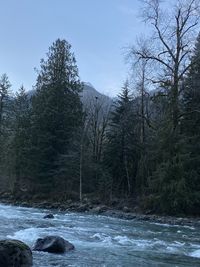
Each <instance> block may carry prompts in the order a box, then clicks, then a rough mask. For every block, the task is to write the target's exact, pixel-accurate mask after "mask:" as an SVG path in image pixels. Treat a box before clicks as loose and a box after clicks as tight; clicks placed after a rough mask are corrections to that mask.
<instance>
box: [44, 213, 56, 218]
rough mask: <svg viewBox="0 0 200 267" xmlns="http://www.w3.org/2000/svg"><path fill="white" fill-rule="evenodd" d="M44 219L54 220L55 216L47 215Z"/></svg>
mask: <svg viewBox="0 0 200 267" xmlns="http://www.w3.org/2000/svg"><path fill="white" fill-rule="evenodd" d="M43 219H54V215H53V214H52V213H50V214H47V215H45V216H44V217H43Z"/></svg>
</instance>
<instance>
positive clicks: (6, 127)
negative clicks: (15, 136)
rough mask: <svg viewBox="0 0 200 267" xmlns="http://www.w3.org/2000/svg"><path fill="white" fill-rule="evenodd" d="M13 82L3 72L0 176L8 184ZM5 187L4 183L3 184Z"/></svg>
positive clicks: (0, 100)
mask: <svg viewBox="0 0 200 267" xmlns="http://www.w3.org/2000/svg"><path fill="white" fill-rule="evenodd" d="M10 87H11V84H10V82H9V80H8V76H7V75H6V74H3V75H2V76H1V78H0V178H2V183H4V184H7V186H8V184H9V183H8V176H9V171H8V169H9V165H10V164H9V161H8V151H9V146H10V138H9V135H10V133H11V113H12V101H11V95H10V92H9V89H10ZM2 187H3V185H2Z"/></svg>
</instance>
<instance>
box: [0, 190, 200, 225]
mask: <svg viewBox="0 0 200 267" xmlns="http://www.w3.org/2000/svg"><path fill="white" fill-rule="evenodd" d="M0 202H1V203H3V204H11V205H15V206H22V207H32V208H43V209H48V210H50V212H51V213H52V212H55V213H56V212H57V211H63V212H80V213H87V214H94V215H103V216H110V217H115V218H119V219H124V220H137V221H149V222H154V223H160V224H170V225H186V226H191V227H192V226H200V217H175V216H161V215H156V214H144V213H142V212H141V211H138V210H137V207H135V208H134V209H131V208H130V207H127V206H123V207H122V206H120V207H119V206H118V207H116V205H115V207H113V206H106V205H102V204H93V203H91V202H90V201H84V202H82V203H80V202H73V201H71V200H68V201H66V202H65V203H60V202H54V203H52V202H50V201H41V200H40V201H39V200H37V201H33V200H26V201H25V200H23V201H22V200H16V199H14V198H13V197H12V196H10V195H8V194H4V195H0Z"/></svg>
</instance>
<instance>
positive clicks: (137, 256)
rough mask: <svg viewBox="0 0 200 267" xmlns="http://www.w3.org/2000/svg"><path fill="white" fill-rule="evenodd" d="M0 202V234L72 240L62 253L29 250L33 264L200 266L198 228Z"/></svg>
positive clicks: (61, 266)
mask: <svg viewBox="0 0 200 267" xmlns="http://www.w3.org/2000/svg"><path fill="white" fill-rule="evenodd" d="M46 213H48V211H47V210H43V209H33V208H22V207H13V206H7V205H0V238H1V239H5V238H14V239H19V240H22V241H24V242H25V243H27V244H28V245H29V246H30V247H32V246H33V244H34V242H35V241H36V239H37V238H39V237H44V236H46V235H59V236H61V237H63V238H65V239H67V240H68V241H70V242H71V243H73V244H74V245H75V248H76V249H75V250H74V251H71V252H68V253H66V254H64V255H57V254H50V253H43V252H33V260H34V265H33V266H35V267H36V266H37V267H53V266H58V267H66V266H77V267H78V266H92V267H93V266H94V267H95V266H102V267H103V266H111V267H112V266H113V267H114V266H127V267H128V266H130V267H132V266H136V267H137V266H144V267H145V266H148V267H151V266H152V267H156V266H166V267H171V266H186V267H190V266H193V267H195V266H197V267H198V266H200V228H197V227H189V226H170V225H162V224H156V223H150V222H141V221H137V220H132V221H126V220H121V219H116V218H109V217H105V216H95V215H87V214H78V213H57V214H56V215H55V219H43V216H44V215H45V214H46Z"/></svg>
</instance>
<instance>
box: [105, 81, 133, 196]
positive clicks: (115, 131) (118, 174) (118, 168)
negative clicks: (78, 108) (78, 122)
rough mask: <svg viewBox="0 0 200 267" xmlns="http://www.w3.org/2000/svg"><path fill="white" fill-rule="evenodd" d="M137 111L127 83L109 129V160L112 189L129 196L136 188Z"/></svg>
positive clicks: (115, 192)
mask: <svg viewBox="0 0 200 267" xmlns="http://www.w3.org/2000/svg"><path fill="white" fill-rule="evenodd" d="M134 116H135V113H134V110H133V102H132V98H131V95H130V90H129V86H128V83H127V82H126V83H125V85H124V87H123V88H122V93H121V94H120V95H119V96H118V100H117V102H116V104H115V107H114V111H113V112H112V114H111V123H110V129H109V133H108V143H107V156H106V159H105V160H106V162H107V165H108V168H109V170H110V173H111V177H112V188H113V192H114V194H115V195H117V196H121V197H126V196H130V194H131V193H132V192H133V191H134V190H135V188H134V186H135V175H136V170H137V160H138V147H137V145H138V140H137V134H136V128H137V127H136V124H135V118H134Z"/></svg>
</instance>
